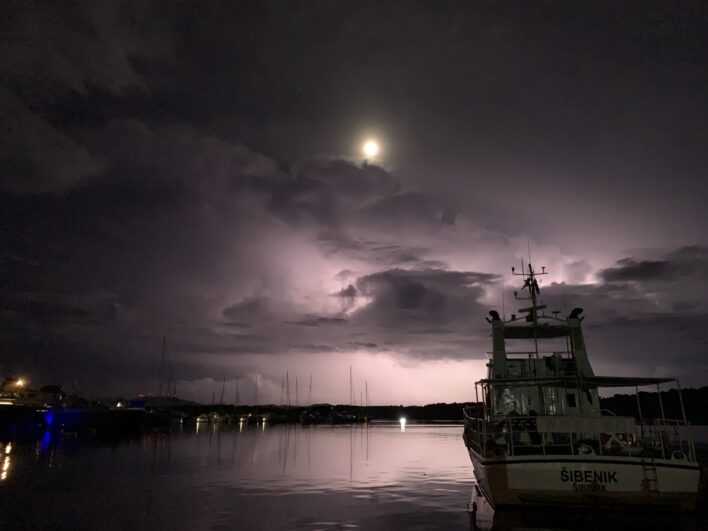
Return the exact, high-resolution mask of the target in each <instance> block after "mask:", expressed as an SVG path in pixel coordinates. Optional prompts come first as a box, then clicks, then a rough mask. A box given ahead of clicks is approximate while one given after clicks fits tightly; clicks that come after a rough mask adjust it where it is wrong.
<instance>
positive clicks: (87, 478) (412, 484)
mask: <svg viewBox="0 0 708 531" xmlns="http://www.w3.org/2000/svg"><path fill="white" fill-rule="evenodd" d="M461 431H462V429H461V427H460V426H430V425H418V424H411V423H405V426H404V425H403V423H401V422H399V423H394V424H389V425H371V424H357V425H342V426H318V425H309V426H301V425H270V424H268V423H267V422H266V423H263V422H259V423H257V424H252V423H250V424H249V423H238V424H234V425H231V426H229V425H224V424H211V423H199V424H197V425H196V426H195V425H192V426H184V427H180V428H177V429H175V430H173V431H168V432H154V433H148V434H145V435H143V436H142V437H141V438H140V439H137V440H97V439H95V438H76V437H66V436H63V435H62V434H61V433H60V432H47V433H45V434H44V435H43V436H42V437H41V438H40V439H39V440H38V441H35V442H33V443H31V444H28V443H14V442H3V443H0V455H1V456H2V459H3V461H2V462H3V468H2V472H1V473H0V474H1V477H2V483H0V496H2V497H3V498H4V499H6V500H7V499H11V500H12V507H13V509H12V510H11V511H4V510H3V511H0V528H2V529H5V528H8V529H13V528H47V527H49V528H52V527H55V528H66V527H70V528H85V529H97V528H113V529H128V528H134V529H214V528H224V529H231V528H239V529H264V530H270V529H356V528H359V529H367V530H368V529H373V530H377V529H390V530H394V531H395V530H402V529H465V530H466V529H548V528H553V529H598V528H603V527H604V528H608V529H615V528H618V525H617V524H618V523H619V524H621V525H622V527H624V528H625V529H627V528H634V527H636V526H635V525H632V522H640V521H641V522H642V524H641V525H642V526H643V527H645V528H647V529H660V528H664V529H665V528H675V527H677V526H680V527H682V528H686V529H700V528H702V527H703V525H702V524H705V523H706V520H705V518H704V517H703V516H697V515H689V516H680V517H678V518H673V519H671V518H669V519H668V520H666V519H662V518H663V517H661V516H656V515H650V517H648V518H647V517H644V516H642V515H636V514H634V515H632V514H631V513H629V516H628V515H627V514H617V513H611V514H610V515H606V514H602V512H601V511H596V512H595V513H593V514H590V515H587V514H585V515H583V516H579V514H580V513H576V512H570V513H566V512H563V511H553V512H548V511H547V512H540V511H531V512H513V513H502V512H498V513H496V514H495V512H494V511H493V510H492V508H491V507H490V506H489V504H487V502H486V501H485V500H484V498H482V497H481V496H480V495H479V493H478V492H477V490H476V489H475V485H474V480H473V475H472V466H471V464H470V462H469V459H468V457H467V454H466V450H465V447H464V445H463V443H462V440H461ZM33 453H34V454H35V455H36V457H35V458H32V454H33ZM5 463H7V466H5ZM8 496H9V498H8ZM126 507H130V510H126ZM472 507H475V508H476V512H474V513H473V512H472V511H469V510H468V509H471V508H472Z"/></svg>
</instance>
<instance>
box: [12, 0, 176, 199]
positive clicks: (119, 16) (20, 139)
mask: <svg viewBox="0 0 708 531" xmlns="http://www.w3.org/2000/svg"><path fill="white" fill-rule="evenodd" d="M0 24H2V26H1V28H2V33H3V35H4V38H3V41H2V45H0V46H1V48H0V73H1V74H2V77H3V79H4V80H5V81H6V83H5V84H4V86H3V88H2V89H0V105H1V106H2V107H3V118H2V125H3V127H2V128H1V131H0V146H2V147H1V148H0V159H1V160H2V171H3V173H4V174H5V176H4V178H3V179H2V180H0V182H1V183H2V188H3V189H5V190H11V191H14V192H19V193H33V192H38V191H56V190H63V189H66V188H70V187H74V186H76V185H78V184H79V183H81V182H82V181H83V180H85V179H88V178H91V177H94V176H95V175H97V174H99V173H100V172H101V171H102V170H103V169H104V168H105V164H104V161H103V160H102V159H101V158H100V157H99V156H97V155H96V154H94V153H91V152H90V150H88V149H87V148H86V147H85V146H83V145H82V144H81V143H80V141H77V139H76V137H75V134H74V133H76V131H75V128H74V127H73V123H72V120H71V119H67V118H69V117H64V116H62V115H61V113H59V114H57V112H56V111H57V109H58V108H59V107H60V106H61V103H62V99H64V98H68V99H73V98H74V97H75V96H76V95H80V96H84V97H86V96H89V94H90V93H91V92H92V91H106V92H107V93H110V94H112V95H114V96H119V95H121V94H124V93H125V92H126V91H130V90H137V91H148V90H149V89H148V87H147V86H146V85H145V83H144V80H143V79H142V77H141V76H140V74H138V72H137V71H136V69H135V68H134V66H133V61H134V60H136V59H138V58H157V57H159V58H163V59H165V58H167V57H169V55H170V48H171V46H170V38H169V36H168V35H169V32H168V30H167V28H166V27H165V26H164V25H163V24H162V21H161V20H160V17H159V12H158V11H157V10H156V9H155V6H154V5H153V6H150V5H145V4H141V5H138V4H135V3H126V2H123V3H115V2H76V3H71V4H41V5H40V4H36V3H31V2H11V3H7V4H6V5H5V6H4V7H3V17H2V22H1V23H0ZM76 114H77V112H76V110H72V115H73V116H76Z"/></svg>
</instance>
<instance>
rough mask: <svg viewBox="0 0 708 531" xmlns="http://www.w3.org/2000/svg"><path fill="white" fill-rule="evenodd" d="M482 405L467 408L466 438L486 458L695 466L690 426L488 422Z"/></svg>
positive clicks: (554, 419) (560, 419)
mask: <svg viewBox="0 0 708 531" xmlns="http://www.w3.org/2000/svg"><path fill="white" fill-rule="evenodd" d="M482 410H483V408H482V406H470V407H466V408H464V419H465V430H464V438H465V442H466V443H467V445H468V446H470V447H471V448H473V449H474V450H475V451H476V452H477V453H478V454H480V455H481V456H484V457H495V456H496V457H500V456H519V455H583V456H588V457H591V456H615V457H623V456H624V457H638V458H646V459H667V460H674V461H685V462H695V461H696V452H695V446H694V442H693V437H692V435H691V432H690V424H689V423H688V422H687V421H684V420H674V419H656V420H653V421H644V422H643V423H639V424H637V423H636V421H635V419H634V418H633V417H618V416H614V417H602V416H599V417H568V416H561V415H558V416H536V415H529V416H509V417H494V418H485V417H484V413H483V411H482Z"/></svg>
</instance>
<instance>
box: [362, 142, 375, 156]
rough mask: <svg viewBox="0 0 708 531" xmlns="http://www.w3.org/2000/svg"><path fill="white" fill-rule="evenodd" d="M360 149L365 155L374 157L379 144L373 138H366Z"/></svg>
mask: <svg viewBox="0 0 708 531" xmlns="http://www.w3.org/2000/svg"><path fill="white" fill-rule="evenodd" d="M362 150H363V152H364V155H366V156H367V157H375V156H376V155H377V154H378V152H379V145H378V143H377V142H376V141H375V140H367V141H366V142H365V143H364V146H363V148H362Z"/></svg>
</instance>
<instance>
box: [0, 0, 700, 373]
mask: <svg viewBox="0 0 708 531" xmlns="http://www.w3.org/2000/svg"><path fill="white" fill-rule="evenodd" d="M164 7H165V6H164V5H163V4H162V3H159V2H153V3H132V2H118V3H116V2H76V3H71V4H61V3H54V4H34V3H23V2H15V3H11V4H8V6H7V8H6V9H5V13H4V15H5V16H3V17H2V20H1V21H0V29H1V30H2V33H3V35H4V36H5V38H4V39H3V42H2V44H0V46H2V50H1V52H2V53H0V74H2V77H3V80H4V81H5V83H4V85H3V87H2V88H1V89H0V105H1V106H2V108H3V113H2V117H0V120H1V121H2V122H1V123H0V125H2V127H1V129H2V130H1V131H0V146H1V147H0V171H1V172H2V178H1V179H0V188H1V189H2V191H3V195H2V196H0V253H1V254H0V275H1V276H2V283H1V284H0V294H1V295H2V297H1V300H0V311H1V312H2V316H3V325H2V328H1V329H0V340H1V341H2V347H3V352H7V353H8V354H7V359H6V362H5V363H6V364H7V365H8V367H10V366H11V367H12V368H13V369H12V370H27V371H30V372H34V373H36V374H38V375H39V374H41V373H42V371H46V373H47V375H48V376H47V378H51V379H52V380H54V379H57V380H63V381H65V382H66V381H73V380H75V379H80V380H84V381H86V380H88V381H103V382H105V383H106V384H110V380H114V381H121V382H123V381H128V380H131V379H132V380H135V381H136V382H138V381H142V382H150V381H153V383H154V380H155V379H156V371H157V366H158V361H159V350H160V345H161V337H162V335H163V334H166V335H167V336H168V338H169V344H170V352H171V356H172V361H173V362H174V365H175V368H176V370H179V371H180V373H181V374H182V375H183V376H181V377H182V378H184V379H191V378H194V379H196V378H201V377H204V376H207V377H210V378H212V375H217V380H218V379H219V377H220V376H221V375H224V374H226V375H227V376H228V377H231V376H235V375H238V374H241V375H243V373H244V372H246V371H248V372H250V373H252V374H256V373H258V374H265V375H266V377H267V376H268V374H269V373H270V372H272V369H271V368H270V365H269V364H270V363H273V362H272V360H273V359H275V358H284V357H285V358H287V357H288V356H289V355H291V354H292V353H298V352H308V353H310V354H314V353H327V354H328V355H331V356H346V355H349V354H350V353H351V352H352V351H357V352H358V351H362V352H368V353H371V355H375V356H386V355H392V356H397V359H399V360H408V361H411V360H413V361H414V362H417V361H419V360H431V359H445V360H460V359H479V358H481V357H482V354H481V353H482V352H484V351H485V350H487V349H488V339H489V338H488V328H487V325H486V323H485V322H484V320H483V317H484V316H485V315H487V312H488V310H489V309H490V308H491V307H495V309H500V308H499V306H500V304H499V303H498V302H497V300H498V299H499V292H500V291H501V288H502V282H503V280H504V279H503V278H501V277H497V276H496V274H498V273H500V272H502V271H506V270H507V269H506V268H507V267H508V265H510V264H511V263H517V262H518V259H519V258H520V257H521V256H524V257H525V256H526V255H527V252H528V248H529V247H530V248H531V250H533V252H534V263H536V261H537V260H539V261H541V260H546V261H545V262H544V263H545V264H546V265H549V266H553V267H551V271H552V274H554V275H556V276H555V277H553V278H554V280H557V281H558V282H561V281H564V283H556V284H551V285H548V286H544V287H543V292H542V293H543V297H544V298H546V299H547V302H548V304H549V306H553V307H554V308H557V309H561V310H562V309H563V307H564V301H567V304H568V305H578V306H583V307H585V308H586V315H587V316H588V319H587V320H586V321H585V323H586V325H587V330H588V332H587V335H588V342H589V344H590V345H591V346H592V348H593V351H592V356H593V359H599V360H602V361H603V362H609V361H614V362H616V364H617V365H618V366H622V363H623V362H625V361H626V362H627V363H630V362H631V363H634V362H635V361H636V363H637V364H641V363H643V364H644V366H645V367H650V368H651V367H653V366H655V365H662V366H666V367H665V368H664V369H662V370H664V371H666V372H672V371H673V372H675V373H677V374H679V373H682V371H683V373H684V374H692V375H701V374H706V372H705V371H706V363H705V361H704V360H703V357H704V351H705V339H706V338H705V333H704V332H703V331H704V330H706V328H707V327H706V315H707V314H708V303H706V301H707V300H708V297H707V296H706V295H708V294H706V290H705V285H706V280H708V267H707V264H708V247H706V245H708V240H706V235H705V231H704V229H703V227H705V226H706V223H707V220H706V212H707V210H706V209H705V208H704V204H705V202H706V200H708V186H706V180H705V179H704V176H703V173H702V172H703V169H704V168H705V167H706V165H707V164H708V160H707V159H706V153H708V133H707V130H706V127H705V124H704V121H705V120H703V119H702V117H703V116H704V115H705V110H706V106H707V104H708V94H707V93H706V91H705V90H704V87H706V86H708V77H707V75H708V74H706V72H708V71H707V70H706V69H705V66H704V65H705V64H706V61H707V60H708V56H707V55H706V54H707V52H706V50H708V27H706V20H708V19H707V18H706V17H705V16H703V15H704V11H705V7H704V6H703V5H702V4H701V5H700V6H699V5H679V6H674V7H673V8H672V9H661V8H657V9H651V10H650V9H644V8H641V7H637V6H635V7H631V6H630V7H627V6H624V7H622V8H615V7H613V8H606V6H596V5H583V6H580V5H576V4H567V5H557V4H541V5H534V6H531V5H529V4H528V3H526V2H519V3H515V4H514V3H512V4H510V5H508V6H504V7H503V8H501V7H499V6H488V5H480V4H473V3H469V2H438V3H435V4H431V3H429V2H420V3H415V2H413V3H410V4H409V5H406V6H405V7H402V6H400V5H398V4H396V3H383V4H382V3H380V2H371V3H368V2H363V3H362V2H357V3H336V2H335V3H332V2H308V3H306V4H293V3H272V2H266V3H255V2H236V3H232V2H224V3H220V2H208V3H199V4H192V3H184V4H177V5H170V6H169V8H168V9H164ZM365 136H372V137H376V138H377V139H378V140H379V142H380V143H381V148H382V156H381V160H379V161H376V162H375V163H374V162H373V161H372V162H371V163H362V161H361V160H360V159H358V150H359V147H360V146H359V144H360V143H361V141H362V140H363V139H364V137H365ZM529 242H530V244H529ZM630 247H631V248H632V249H634V251H632V252H627V251H626V250H627V249H628V248H630ZM672 249H676V250H672ZM595 280H596V281H597V282H596V283H594V284H589V283H588V282H591V281H595ZM506 287H507V288H508V287H509V286H506ZM507 304H508V300H507ZM701 349H703V350H701ZM667 352H670V353H671V354H670V356H669V358H670V359H669V361H668V362H667V361H666V353H667ZM308 355H309V354H308ZM249 357H252V358H253V359H256V361H249V362H246V361H244V360H245V359H246V358H249ZM260 358H263V359H269V360H271V361H268V362H266V361H263V362H260V361H257V360H258V359H260ZM249 359H251V358H249ZM403 362H404V361H402V363H403ZM682 367H683V368H682ZM7 370H10V369H7ZM657 370H659V369H657ZM136 374H137V375H138V376H135V375H136ZM270 376H271V379H274V380H275V381H279V375H276V376H274V375H272V374H270ZM212 379H213V378H212ZM696 379H698V377H696ZM137 385H138V384H137V383H136V386H137Z"/></svg>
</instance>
